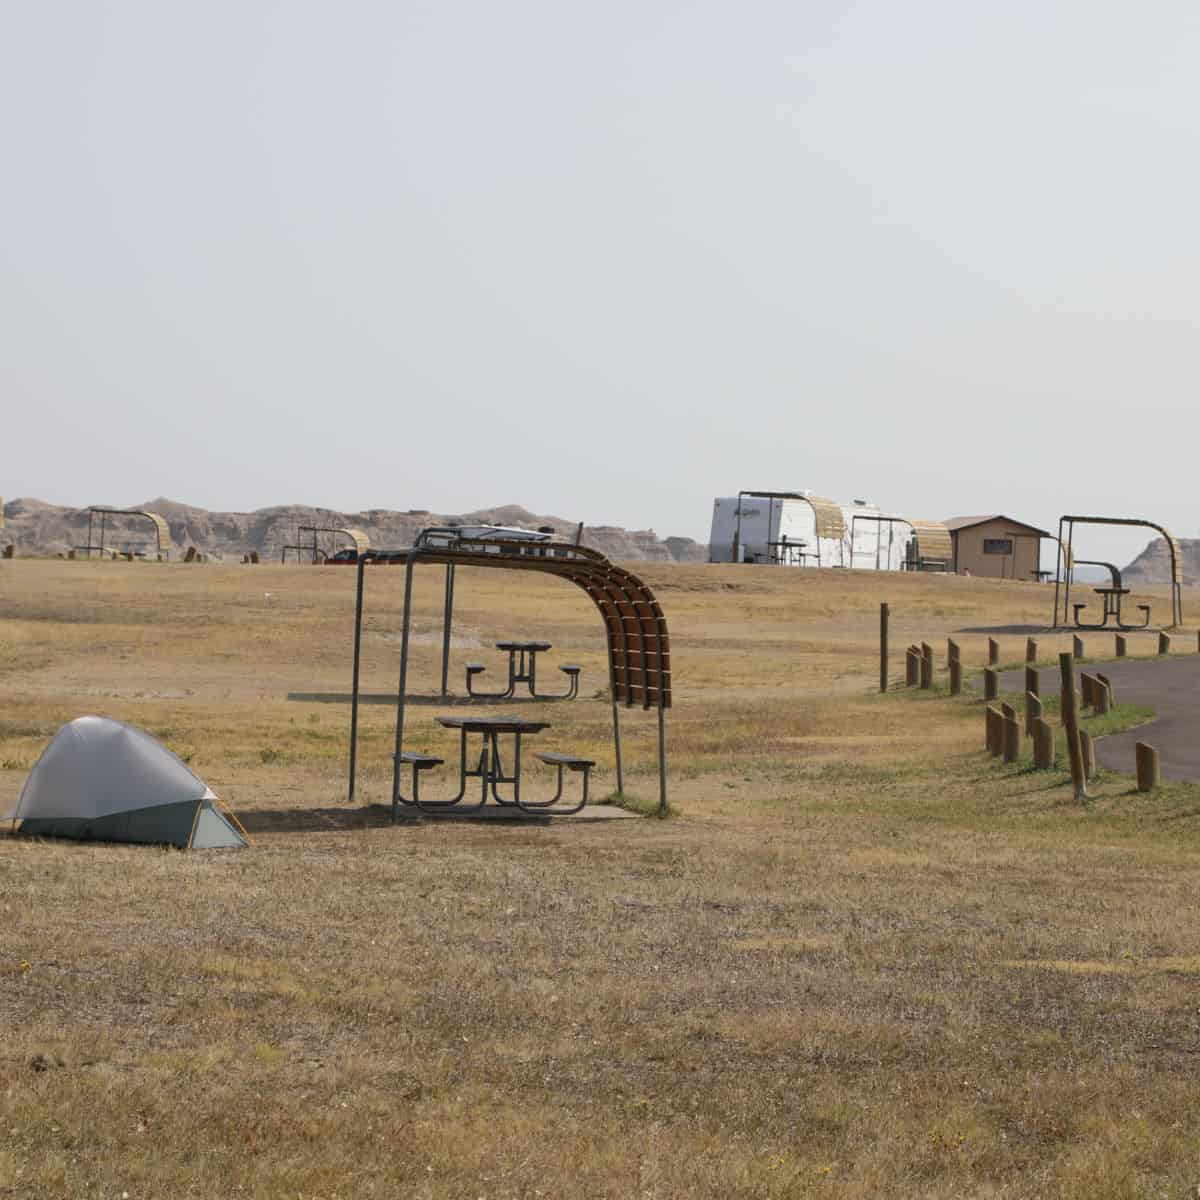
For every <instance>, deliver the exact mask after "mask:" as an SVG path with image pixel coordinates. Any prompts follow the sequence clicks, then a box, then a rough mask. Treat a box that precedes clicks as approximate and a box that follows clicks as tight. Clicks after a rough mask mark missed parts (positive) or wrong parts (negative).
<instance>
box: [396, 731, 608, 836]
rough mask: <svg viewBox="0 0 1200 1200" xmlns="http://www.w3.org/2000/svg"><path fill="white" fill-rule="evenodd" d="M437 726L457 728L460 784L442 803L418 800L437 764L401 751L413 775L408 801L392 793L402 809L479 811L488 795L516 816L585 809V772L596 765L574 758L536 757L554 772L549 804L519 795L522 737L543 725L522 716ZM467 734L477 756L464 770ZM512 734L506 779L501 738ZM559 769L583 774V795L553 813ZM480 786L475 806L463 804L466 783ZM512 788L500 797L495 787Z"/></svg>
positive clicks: (559, 794) (560, 787)
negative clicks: (423, 776)
mask: <svg viewBox="0 0 1200 1200" xmlns="http://www.w3.org/2000/svg"><path fill="white" fill-rule="evenodd" d="M437 722H438V724H439V725H442V726H445V728H447V729H457V730H458V731H459V734H460V738H459V765H458V773H459V781H458V791H457V793H456V794H455V795H453V796H451V797H450V798H449V799H446V800H422V799H421V796H420V773H421V772H422V771H424V770H428V769H430V768H432V767H436V766H440V765H441V764H442V761H443V760H442V759H440V758H435V757H434V756H432V755H428V754H418V753H414V752H411V751H410V752H403V753H401V755H400V761H401V762H403V763H405V764H407V765H409V766H411V767H412V770H413V788H412V796H411V797H405V796H401V795H399V793H397V795H396V799H397V800H398V801H399V802H400V803H401V804H404V805H410V806H412V807H415V808H417V809H419V810H420V811H421V812H427V813H437V812H445V811H447V810H448V809H452V810H454V811H456V812H459V813H472V812H478V811H479V810H480V809H481V808H482V807H483V806H484V805H485V804H486V803H487V802H488V797H489V795H490V796H491V799H492V800H494V801H495V802H496V803H497V804H498V805H500V806H501V807H504V808H517V809H519V810H520V811H521V812H524V813H529V814H531V815H534V816H547V815H549V816H569V815H570V814H572V813H576V812H579V810H580V809H582V808H583V807H584V805H586V804H587V798H588V787H587V785H588V772H589V771H590V769H591V768H592V767H593V766H594V765H595V764H594V763H593V762H591V761H590V760H587V759H582V758H577V757H575V756H573V755H567V754H539V755H538V757H539V758H540V759H542V761H543V762H546V763H548V764H549V765H550V766H554V767H557V768H558V788H557V790H556V791H555V793H554V795H553V796H552V797H551V798H550V799H549V800H530V799H527V798H525V799H523V798H522V796H521V738H522V737H524V736H528V735H531V734H536V733H540V732H541V731H542V730H543V729H548V728H549V727H550V723H549V722H548V721H531V720H529V719H528V718H526V717H517V716H511V717H485V716H477V717H473V716H459V715H457V714H455V715H453V716H444V717H438V718H437ZM471 734H479V735H480V739H481V741H480V749H479V757H478V759H476V760H475V765H474V766H473V767H472V766H469V765H468V758H467V738H468V736H469V735H471ZM505 735H511V737H512V739H513V747H512V758H511V760H510V761H511V763H512V773H511V774H507V773H506V772H505V769H504V760H503V758H502V757H501V754H500V738H501V737H502V736H505ZM564 769H568V770H572V771H580V772H582V773H583V792H582V796H581V798H580V800H579V803H578V804H575V805H573V806H570V807H567V808H555V807H554V805H555V804H557V803H558V801H559V800H560V799H561V798H562V790H563V771H564ZM468 779H478V780H479V781H480V788H479V799H478V801H476V802H475V803H474V804H463V803H462V800H463V797H464V796H465V795H466V793H467V780H468ZM500 784H511V785H512V795H511V797H505V796H502V795H501V794H500V792H499V791H498V785H500Z"/></svg>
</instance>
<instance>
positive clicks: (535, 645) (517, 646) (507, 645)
mask: <svg viewBox="0 0 1200 1200" xmlns="http://www.w3.org/2000/svg"><path fill="white" fill-rule="evenodd" d="M550 647H551V643H550V642H497V643H496V649H497V650H549V649H550Z"/></svg>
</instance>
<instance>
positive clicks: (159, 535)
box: [75, 504, 171, 559]
mask: <svg viewBox="0 0 1200 1200" xmlns="http://www.w3.org/2000/svg"><path fill="white" fill-rule="evenodd" d="M87 512H88V540H87V545H86V546H76V547H75V549H76V550H85V551H86V552H87V556H88V558H91V557H92V551H93V550H95V551H96V553H97V554H99V555H100V557H101V558H103V557H104V533H105V526H106V524H107V521H108V518H109V517H110V516H117V517H144V518H145V519H146V520H147V521H149V522H150V523H151V524H152V525H153V526H154V538H155V543H156V546H157V554H158V557H159V558H160V559H166V558H169V557H170V554H171V531H170V530H169V529H168V528H167V522H166V518H164V517H161V516H159V514H158V513H154V512H147V511H146V510H145V509H141V508H110V507H108V505H105V504H91V505H89V506H88V510H87ZM96 517H99V518H100V541H99V542H98V543H93V541H92V530H93V528H94V526H95V521H96ZM109 553H110V554H111V553H112V551H111V550H110V551H109Z"/></svg>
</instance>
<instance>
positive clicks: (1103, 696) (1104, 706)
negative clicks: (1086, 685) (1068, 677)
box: [1093, 679, 1109, 717]
mask: <svg viewBox="0 0 1200 1200" xmlns="http://www.w3.org/2000/svg"><path fill="white" fill-rule="evenodd" d="M1093 695H1094V696H1095V698H1096V716H1098V717H1103V716H1105V715H1106V714H1107V713H1108V710H1109V700H1108V688H1107V687H1105V686H1104V684H1103V683H1101V682H1100V680H1099V679H1097V680H1096V688H1095V691H1094V693H1093Z"/></svg>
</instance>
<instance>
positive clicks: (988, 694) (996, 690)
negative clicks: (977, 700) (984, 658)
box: [983, 667, 1000, 700]
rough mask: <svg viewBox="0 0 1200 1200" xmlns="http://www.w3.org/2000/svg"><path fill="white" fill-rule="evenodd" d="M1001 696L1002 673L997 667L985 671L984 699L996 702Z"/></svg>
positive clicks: (985, 668) (986, 668) (987, 668)
mask: <svg viewBox="0 0 1200 1200" xmlns="http://www.w3.org/2000/svg"><path fill="white" fill-rule="evenodd" d="M998 695H1000V672H999V671H997V670H996V668H995V667H984V669H983V698H984V699H985V700H995V699H996V697H997V696H998Z"/></svg>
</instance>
